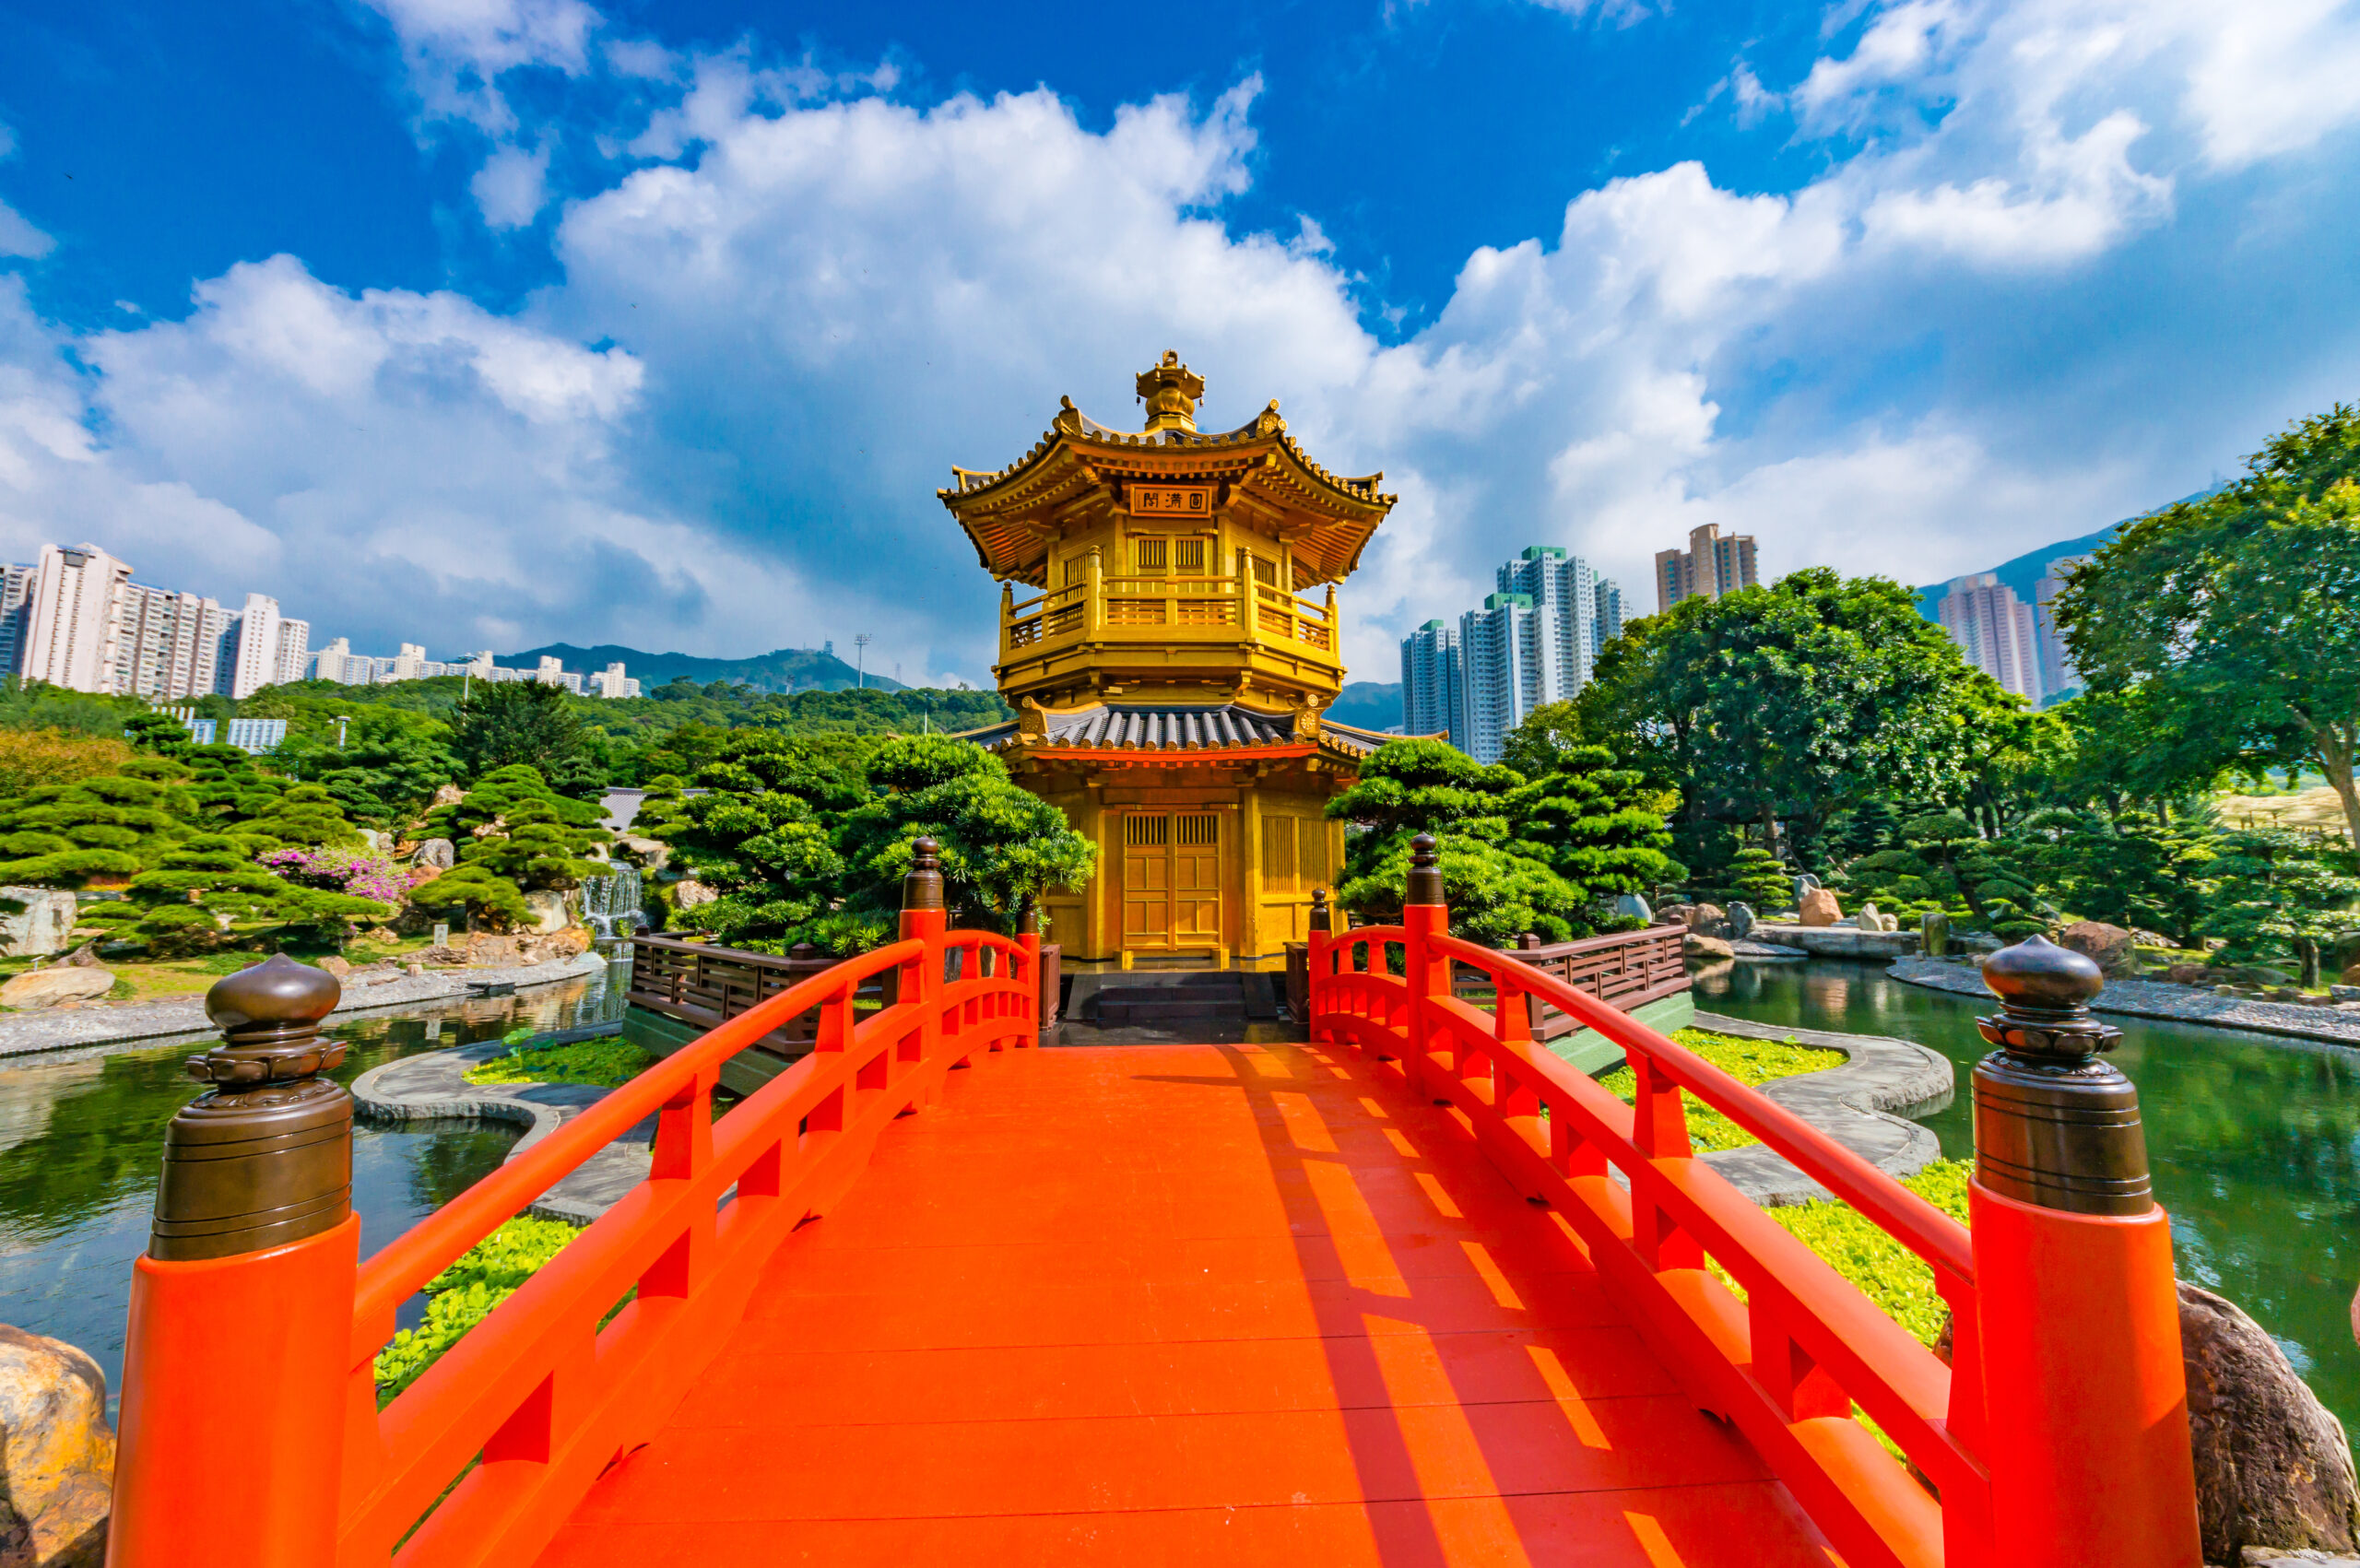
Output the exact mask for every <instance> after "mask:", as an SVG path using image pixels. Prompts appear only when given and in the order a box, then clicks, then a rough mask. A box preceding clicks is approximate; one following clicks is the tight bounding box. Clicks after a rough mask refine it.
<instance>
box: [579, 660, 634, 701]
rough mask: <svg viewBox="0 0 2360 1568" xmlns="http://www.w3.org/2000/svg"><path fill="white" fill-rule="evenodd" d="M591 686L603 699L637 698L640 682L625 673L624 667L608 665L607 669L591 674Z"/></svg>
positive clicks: (594, 671)
mask: <svg viewBox="0 0 2360 1568" xmlns="http://www.w3.org/2000/svg"><path fill="white" fill-rule="evenodd" d="M590 684H591V685H592V686H593V687H595V688H596V690H597V692H598V695H599V696H601V697H636V696H638V695H639V682H638V681H636V680H634V679H632V678H631V677H630V676H627V675H625V674H624V673H623V666H620V665H619V664H616V665H608V666H607V667H606V668H605V669H602V670H593V671H591V672H590Z"/></svg>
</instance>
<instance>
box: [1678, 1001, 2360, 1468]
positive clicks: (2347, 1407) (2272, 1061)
mask: <svg viewBox="0 0 2360 1568" xmlns="http://www.w3.org/2000/svg"><path fill="white" fill-rule="evenodd" d="M1697 1005H1698V1006H1699V1007H1701V1008H1706V1009H1708V1010H1711V1011H1717V1012H1724V1013H1729V1014H1732V1015H1735V1016H1737V1017H1740V1018H1748V1019H1753V1020H1760V1021H1763V1022H1766V1023H1783V1024H1791V1025H1795V1026H1798V1027H1800V1028H1805V1029H1828V1030H1838V1031H1843V1032H1849V1033H1855V1034H1890V1035H1898V1036H1900V1037H1901V1038H1903V1039H1906V1040H1915V1041H1917V1042H1919V1043H1922V1044H1926V1045H1930V1046H1932V1047H1933V1048H1934V1049H1936V1050H1938V1051H1940V1052H1941V1053H1942V1054H1943V1055H1946V1056H1948V1057H1950V1058H1951V1060H1952V1061H1953V1063H1955V1064H1957V1066H1958V1068H1959V1086H1960V1090H1961V1092H1960V1094H1959V1095H1958V1097H1957V1098H1956V1099H1955V1100H1954V1101H1953V1102H1952V1103H1951V1104H1950V1105H1949V1106H1948V1107H1946V1108H1944V1109H1942V1110H1941V1111H1936V1112H1932V1113H1929V1114H1927V1115H1925V1116H1922V1117H1920V1118H1919V1119H1920V1120H1921V1121H1923V1122H1924V1123H1925V1124H1926V1125H1927V1126H1929V1127H1932V1128H1933V1129H1934V1131H1935V1133H1936V1134H1937V1135H1938V1136H1939V1137H1940V1138H1941V1141H1942V1150H1943V1152H1944V1153H1946V1154H1950V1155H1953V1156H1962V1157H1963V1156H1965V1155H1967V1154H1969V1153H1970V1152H1971V1151H1972V1148H1973V1134H1972V1121H1971V1108H1970V1103H1969V1099H1968V1096H1967V1095H1966V1093H1965V1086H1966V1073H1967V1071H1968V1070H1969V1069H1970V1068H1972V1067H1973V1066H1974V1064H1975V1063H1976V1061H1978V1060H1979V1059H1981V1057H1982V1056H1983V1055H1984V1054H1985V1053H1986V1052H1987V1051H1988V1050H1989V1047H1988V1046H1987V1045H1986V1044H1984V1043H1983V1041H1982V1038H1981V1037H1980V1036H1979V1035H1978V1034H1976V1029H1975V1016H1976V1013H1978V1012H1988V1011H1990V1010H1991V1009H1992V1008H1993V1007H1994V1006H1995V1005H1996V1004H1995V1003H1993V1002H1991V1001H1990V1000H1988V999H1983V1000H1978V999H1976V998H1974V997H1969V996H1953V995H1950V994H1949V993H1946V992H1940V991H1927V990H1923V989H1921V988H1919V987H1917V986H1914V985H1905V984H1901V983H1900V982H1899V981H1896V980H1893V979H1891V978H1889V977H1888V976H1887V975H1886V974H1885V973H1884V972H1883V971H1882V969H1881V968H1878V967H1875V966H1873V965H1869V964H1846V963H1838V962H1835V961H1821V960H1815V961H1811V962H1810V963H1807V964H1739V965H1737V966H1736V967H1735V968H1734V969H1733V970H1732V971H1731V972H1730V973H1727V974H1715V975H1710V976H1700V977H1699V978H1698V982H1697ZM2107 1021H2108V1022H2111V1023H2113V1024H2116V1025H2118V1027H2119V1028H2120V1029H2121V1030H2122V1033H2123V1040H2122V1044H2121V1046H2120V1048H2119V1049H2118V1050H2117V1051H2116V1052H2115V1054H2114V1056H2113V1060H2114V1063H2115V1065H2116V1066H2118V1067H2120V1068H2121V1069H2122V1070H2123V1071H2124V1072H2125V1073H2127V1074H2129V1075H2130V1079H2131V1081H2132V1082H2134V1083H2136V1084H2137V1085H2138V1086H2139V1101H2140V1108H2141V1113H2142V1118H2143V1119H2144V1121H2145V1123H2146V1132H2147V1148H2148V1153H2149V1157H2150V1158H2151V1160H2152V1161H2153V1165H2154V1173H2155V1194H2156V1197H2158V1198H2160V1199H2161V1200H2162V1202H2163V1204H2164V1206H2165V1208H2168V1209H2169V1210H2170V1211H2171V1216H2172V1234H2173V1238H2174V1241H2175V1243H2176V1244H2177V1254H2178V1259H2179V1267H2180V1271H2181V1273H2182V1274H2183V1275H2184V1276H2185V1277H2187V1278H2188V1279H2192V1280H2194V1281H2196V1282H2197V1283H2199V1284H2201V1285H2203V1286H2204V1287H2205V1288H2207V1289H2208V1290H2213V1291H2219V1292H2220V1293H2221V1294H2223V1295H2224V1296H2227V1297H2229V1298H2230V1299H2231V1300H2233V1301H2235V1302H2236V1303H2237V1304H2238V1305H2239V1306H2241V1307H2243V1308H2245V1310H2246V1311H2248V1313H2251V1314H2252V1315H2254V1317H2255V1318H2256V1319H2258V1320H2259V1321H2260V1323H2261V1325H2262V1326H2264V1327H2265V1328H2267V1329H2269V1330H2270V1331H2271V1334H2273V1335H2274V1336H2276V1337H2277V1339H2278V1342H2279V1343H2280V1344H2281V1345H2283V1347H2285V1350H2286V1353H2287V1356H2288V1358H2289V1359H2290V1360H2292V1361H2293V1362H2295V1365H2296V1366H2297V1367H2299V1368H2300V1369H2302V1371H2303V1373H2304V1375H2305V1376H2306V1377H2307V1378H2308V1379H2309V1380H2310V1383H2311V1386H2312V1387H2314V1388H2316V1389H2318V1390H2319V1397H2321V1398H2322V1399H2324V1400H2325V1401H2326V1402H2327V1404H2328V1406H2329V1408H2330V1409H2332V1410H2334V1411H2335V1413H2336V1414H2337V1416H2338V1417H2340V1418H2341V1419H2342V1421H2343V1422H2344V1424H2345V1425H2346V1426H2347V1427H2350V1426H2351V1425H2353V1423H2354V1421H2360V1349H2355V1348H2354V1344H2353V1340H2352V1329H2351V1326H2350V1319H2349V1316H2348V1310H2349V1304H2350V1302H2351V1299H2352V1291H2353V1286H2354V1280H2355V1278H2356V1277H2360V1247H2355V1245H2354V1240H2353V1227H2354V1220H2360V1053H2355V1052H2354V1051H2352V1050H2349V1049H2347V1048H2344V1047H2342V1046H2335V1045H2327V1044H2320V1043H2307V1042H2302V1041H2294V1040H2281V1039H2278V1038H2275V1037H2273V1036H2270V1035H2259V1034H2247V1033H2241V1032H2236V1031H2234V1030H2222V1029H2206V1028H2201V1027H2199V1026H2196V1025H2193V1024H2176V1023H2166V1022H2161V1021H2153V1020H2143V1019H2130V1018H2119V1017H2115V1016H2112V1015H2108V1019H2107Z"/></svg>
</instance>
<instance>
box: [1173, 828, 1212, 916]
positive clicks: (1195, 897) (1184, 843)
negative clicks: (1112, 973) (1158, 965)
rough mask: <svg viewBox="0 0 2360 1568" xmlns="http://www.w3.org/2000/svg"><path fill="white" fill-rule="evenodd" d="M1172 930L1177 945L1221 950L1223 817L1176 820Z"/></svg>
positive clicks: (1174, 829) (1174, 832)
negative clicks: (1219, 948)
mask: <svg viewBox="0 0 2360 1568" xmlns="http://www.w3.org/2000/svg"><path fill="white" fill-rule="evenodd" d="M1172 830H1173V831H1172V930H1173V939H1174V943H1175V945H1185V946H1188V947H1210V948H1217V947H1220V946H1221V818H1220V817H1218V816H1216V815H1215V814H1213V813H1212V812H1209V811H1208V812H1202V813H1189V814H1186V815H1183V816H1178V817H1174V819H1172Z"/></svg>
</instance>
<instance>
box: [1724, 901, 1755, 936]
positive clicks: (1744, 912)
mask: <svg viewBox="0 0 2360 1568" xmlns="http://www.w3.org/2000/svg"><path fill="white" fill-rule="evenodd" d="M1753 926H1754V914H1753V906H1752V904H1750V903H1745V902H1738V903H1733V904H1731V905H1729V936H1730V937H1732V938H1734V939H1737V940H1740V941H1741V940H1743V939H1744V937H1745V936H1746V934H1747V933H1748V932H1750V931H1752V929H1753Z"/></svg>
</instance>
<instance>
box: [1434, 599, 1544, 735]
mask: <svg viewBox="0 0 2360 1568" xmlns="http://www.w3.org/2000/svg"><path fill="white" fill-rule="evenodd" d="M1543 625H1545V622H1542V621H1541V619H1540V617H1539V616H1537V615H1535V614H1534V613H1533V608H1532V599H1531V596H1530V595H1526V594H1493V595H1488V596H1486V597H1485V599H1484V600H1483V607H1482V608H1481V609H1471V610H1469V611H1468V612H1467V613H1466V614H1465V615H1462V616H1460V617H1459V618H1458V654H1459V659H1460V662H1461V666H1462V667H1463V669H1464V670H1465V675H1464V676H1463V678H1462V680H1461V684H1460V687H1459V707H1460V710H1461V712H1462V713H1463V715H1464V717H1463V723H1462V725H1461V726H1460V729H1459V732H1458V734H1457V736H1455V737H1453V738H1454V741H1455V743H1456V744H1457V747H1458V749H1460V750H1461V751H1464V752H1466V753H1467V754H1468V755H1469V757H1472V758H1474V759H1475V760H1477V761H1478V762H1496V761H1498V760H1500V753H1501V751H1502V750H1504V749H1505V748H1506V745H1507V738H1508V731H1510V730H1512V729H1514V728H1516V725H1520V724H1522V723H1523V722H1524V715H1525V714H1527V713H1530V712H1531V711H1532V710H1533V709H1535V708H1537V707H1539V706H1540V703H1539V702H1537V701H1534V700H1533V698H1534V693H1536V692H1537V691H1538V690H1540V674H1539V671H1538V670H1537V669H1536V668H1535V667H1534V666H1535V664H1536V663H1537V659H1536V654H1537V653H1538V644H1539V643H1540V642H1541V641H1542V639H1541V638H1540V636H1539V635H1538V632H1539V631H1540V627H1541V626H1543Z"/></svg>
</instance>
